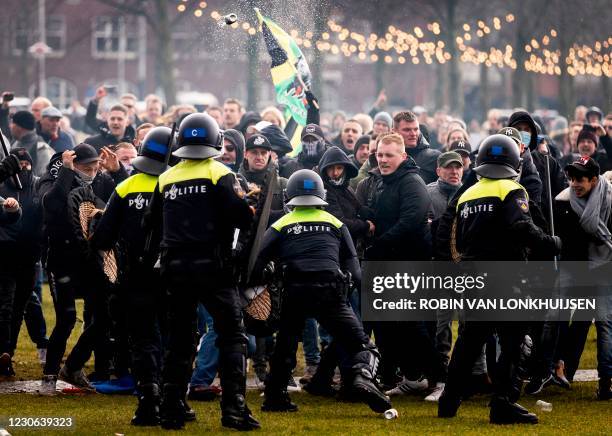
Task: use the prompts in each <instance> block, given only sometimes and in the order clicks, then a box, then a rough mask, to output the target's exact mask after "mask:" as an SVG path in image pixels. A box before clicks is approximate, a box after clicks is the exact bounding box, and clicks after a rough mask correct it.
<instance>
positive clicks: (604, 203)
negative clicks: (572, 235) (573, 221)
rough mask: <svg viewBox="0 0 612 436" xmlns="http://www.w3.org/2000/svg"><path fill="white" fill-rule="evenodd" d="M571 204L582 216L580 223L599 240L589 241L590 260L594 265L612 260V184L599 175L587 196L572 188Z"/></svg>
mask: <svg viewBox="0 0 612 436" xmlns="http://www.w3.org/2000/svg"><path fill="white" fill-rule="evenodd" d="M570 206H571V207H572V210H573V211H574V212H575V213H576V214H577V215H578V216H579V217H580V225H581V226H582V228H583V229H584V230H585V231H586V232H587V233H588V234H590V235H592V236H593V237H594V238H595V239H596V240H597V241H598V242H591V243H589V261H591V264H592V265H593V266H598V265H601V264H602V263H604V262H607V261H611V260H612V234H611V233H610V229H608V225H607V223H608V221H609V219H610V212H611V208H612V185H610V183H609V182H608V181H607V180H606V179H604V178H603V177H601V176H599V182H598V183H597V185H596V186H595V187H594V188H593V190H592V191H591V194H590V195H589V196H588V197H587V198H578V197H577V196H576V194H575V193H574V191H573V190H570Z"/></svg>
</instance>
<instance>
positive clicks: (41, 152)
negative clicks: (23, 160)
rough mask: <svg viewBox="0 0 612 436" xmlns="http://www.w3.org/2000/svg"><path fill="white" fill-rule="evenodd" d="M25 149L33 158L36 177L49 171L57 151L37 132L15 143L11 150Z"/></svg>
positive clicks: (33, 169) (30, 133)
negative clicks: (50, 162) (48, 166)
mask: <svg viewBox="0 0 612 436" xmlns="http://www.w3.org/2000/svg"><path fill="white" fill-rule="evenodd" d="M19 147H22V148H25V149H26V151H27V152H28V153H29V154H30V156H31V157H32V171H33V172H34V175H35V176H38V177H40V176H42V175H43V174H44V173H45V171H46V170H47V165H48V164H49V161H50V160H51V158H52V157H53V155H54V154H55V151H54V150H53V149H52V148H51V147H50V146H49V145H48V144H47V143H46V142H45V141H44V140H43V139H42V138H41V137H40V136H38V135H37V134H36V132H35V131H32V132H29V133H26V134H25V135H23V136H22V137H21V139H19V140H17V141H15V142H14V143H13V145H12V146H11V148H19Z"/></svg>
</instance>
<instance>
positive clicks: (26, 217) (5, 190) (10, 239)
mask: <svg viewBox="0 0 612 436" xmlns="http://www.w3.org/2000/svg"><path fill="white" fill-rule="evenodd" d="M19 179H20V180H21V184H22V186H23V189H22V190H21V191H18V190H17V188H16V187H15V184H14V183H13V180H12V179H8V180H6V181H5V182H4V183H2V184H1V185H0V196H2V197H4V198H8V197H13V198H17V199H19V205H20V206H21V219H20V220H18V221H16V222H15V223H13V224H10V225H9V224H7V225H4V226H1V227H0V243H1V244H2V245H3V246H4V247H5V248H6V244H10V243H12V244H14V247H13V248H12V250H11V251H10V253H11V256H12V257H13V258H14V259H18V260H19V263H20V264H21V263H23V264H26V263H31V264H32V265H33V264H34V263H35V262H36V261H37V260H38V259H39V258H40V252H41V245H42V207H41V204H40V197H39V196H38V190H37V185H38V177H36V176H34V175H33V174H32V172H31V171H29V172H25V171H22V172H21V173H20V174H19ZM2 251H4V248H3V249H2ZM24 266H25V265H24Z"/></svg>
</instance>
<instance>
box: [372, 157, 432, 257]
mask: <svg viewBox="0 0 612 436" xmlns="http://www.w3.org/2000/svg"><path fill="white" fill-rule="evenodd" d="M381 177H382V183H383V187H382V192H381V193H380V195H379V196H378V199H377V201H376V205H375V208H374V211H373V212H374V224H375V225H376V233H375V235H374V240H373V242H372V246H371V247H370V248H369V249H368V250H367V251H366V258H367V259H370V260H429V259H430V257H431V256H430V253H431V234H430V229H429V225H428V223H427V214H428V212H429V209H430V207H431V199H430V198H429V194H428V193H427V188H426V186H425V183H424V182H423V179H422V178H421V177H420V176H419V168H418V167H417V166H416V164H415V163H414V160H412V159H406V160H405V161H404V162H402V163H401V164H400V166H399V167H398V168H397V170H395V172H393V174H389V175H382V176H381Z"/></svg>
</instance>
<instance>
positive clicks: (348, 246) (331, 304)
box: [253, 169, 391, 412]
mask: <svg viewBox="0 0 612 436" xmlns="http://www.w3.org/2000/svg"><path fill="white" fill-rule="evenodd" d="M287 198H288V203H287V206H290V207H293V210H292V211H291V212H290V213H288V214H286V215H284V216H283V217H282V218H281V219H279V220H278V221H276V222H275V223H274V224H273V225H272V227H270V228H269V229H268V230H267V231H266V233H265V235H264V239H263V242H262V248H261V251H260V253H259V257H258V261H257V263H256V265H255V268H254V271H253V276H254V277H255V280H264V281H265V271H267V270H268V269H267V267H266V265H267V264H268V262H269V261H270V260H277V261H278V262H277V264H278V265H279V266H280V269H281V271H282V282H283V285H284V294H283V299H282V307H281V314H280V324H279V332H278V334H277V337H276V347H275V349H274V354H273V356H272V358H271V361H270V374H269V378H268V380H267V382H266V389H265V401H264V403H263V405H262V408H261V409H262V410H263V411H271V412H272V411H290V412H293V411H296V410H297V406H296V405H295V404H294V403H293V402H291V399H290V397H289V394H288V393H287V390H286V387H287V378H288V377H289V375H290V374H291V371H292V370H293V368H294V367H295V354H296V350H297V344H298V341H299V338H300V337H301V334H302V330H303V328H304V320H305V319H306V318H316V319H317V320H318V321H319V322H320V323H321V325H322V326H323V327H324V328H325V329H326V330H327V331H328V332H329V333H330V334H331V335H332V336H333V337H334V339H335V340H337V341H338V343H339V344H340V345H341V346H342V347H343V349H344V350H345V351H346V354H347V356H346V358H345V359H344V361H343V362H342V363H341V370H342V372H343V380H344V381H345V383H346V384H347V386H349V388H348V391H349V392H351V393H352V394H353V396H354V397H356V398H359V399H360V400H362V401H364V402H367V403H368V405H369V406H370V408H371V409H372V410H374V411H375V412H384V411H385V410H387V409H389V408H391V402H390V401H389V399H388V398H387V397H386V396H385V395H384V394H383V393H382V392H381V391H380V390H379V388H378V387H377V385H376V381H375V378H376V370H377V365H378V357H379V355H378V350H377V349H376V347H375V346H374V344H372V343H371V342H370V340H369V338H368V336H367V335H366V334H365V333H364V331H363V327H362V325H361V323H360V322H359V320H358V319H357V317H356V316H355V313H354V312H353V310H352V309H351V307H350V306H349V304H348V301H347V292H348V290H349V289H350V286H351V284H350V283H349V282H350V280H347V276H346V274H349V273H350V274H351V275H352V277H353V278H355V280H356V281H360V279H361V271H360V268H359V263H358V259H357V254H356V252H355V247H354V245H353V241H352V239H351V236H350V233H349V231H348V228H347V227H346V226H345V225H344V224H343V223H342V222H341V221H340V220H338V219H337V218H335V217H334V216H333V215H331V214H330V213H328V212H325V211H324V210H323V209H321V207H323V206H326V205H327V202H326V201H325V190H324V188H323V181H322V180H321V177H320V176H319V175H318V174H316V173H315V172H314V171H312V170H307V169H303V170H299V171H296V172H295V173H294V174H293V175H291V177H290V178H289V181H288V182H287ZM343 269H344V271H346V273H345V272H343V271H342V270H343Z"/></svg>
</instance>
